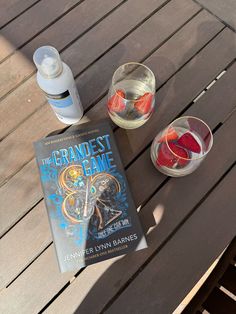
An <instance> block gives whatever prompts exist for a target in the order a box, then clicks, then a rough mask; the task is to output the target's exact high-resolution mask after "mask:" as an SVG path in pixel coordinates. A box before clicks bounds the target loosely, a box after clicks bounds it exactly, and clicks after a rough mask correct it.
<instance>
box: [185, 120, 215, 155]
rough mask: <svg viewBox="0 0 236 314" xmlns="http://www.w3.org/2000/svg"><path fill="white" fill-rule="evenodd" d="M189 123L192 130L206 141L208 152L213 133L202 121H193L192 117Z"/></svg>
mask: <svg viewBox="0 0 236 314" xmlns="http://www.w3.org/2000/svg"><path fill="white" fill-rule="evenodd" d="M188 123H189V126H190V130H191V131H193V132H195V133H196V134H198V135H199V136H200V137H201V139H202V140H203V141H204V143H205V145H206V150H207V149H208V147H209V144H210V141H211V133H210V131H209V128H208V127H207V126H206V125H205V124H204V123H202V122H201V121H199V120H196V119H193V118H191V117H189V118H188Z"/></svg>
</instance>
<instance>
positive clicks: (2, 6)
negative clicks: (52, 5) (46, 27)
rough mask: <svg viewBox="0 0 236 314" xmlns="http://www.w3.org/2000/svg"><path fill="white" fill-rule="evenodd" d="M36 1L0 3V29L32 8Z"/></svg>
mask: <svg viewBox="0 0 236 314" xmlns="http://www.w3.org/2000/svg"><path fill="white" fill-rule="evenodd" d="M35 2H37V0H8V1H7V2H6V1H4V0H3V1H1V2H0V27H3V26H4V25H5V24H6V23H8V22H9V21H11V20H12V19H13V18H15V17H16V16H18V15H19V14H21V13H22V12H23V11H25V10H27V8H29V7H30V6H32V5H33V4H34V3H35Z"/></svg>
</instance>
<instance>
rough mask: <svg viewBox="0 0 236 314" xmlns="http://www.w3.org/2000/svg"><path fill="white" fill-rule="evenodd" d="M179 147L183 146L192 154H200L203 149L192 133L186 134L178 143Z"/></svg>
mask: <svg viewBox="0 0 236 314" xmlns="http://www.w3.org/2000/svg"><path fill="white" fill-rule="evenodd" d="M177 143H178V145H179V146H182V147H184V148H186V149H188V150H190V151H191V152H194V153H198V154H199V153H200V152H201V147H200V145H199V144H198V142H197V141H196V140H195V138H194V137H193V136H192V134H191V133H189V132H187V133H184V134H183V135H182V136H181V137H180V138H179V139H178V141H177Z"/></svg>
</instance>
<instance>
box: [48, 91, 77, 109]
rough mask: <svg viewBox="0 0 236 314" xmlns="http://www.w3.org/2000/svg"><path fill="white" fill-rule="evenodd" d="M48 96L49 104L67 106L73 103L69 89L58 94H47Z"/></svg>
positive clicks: (60, 106) (58, 106) (57, 106)
mask: <svg viewBox="0 0 236 314" xmlns="http://www.w3.org/2000/svg"><path fill="white" fill-rule="evenodd" d="M46 97H47V100H48V102H49V104H50V105H52V106H54V107H56V108H65V107H69V106H71V105H73V100H72V97H71V95H70V93H69V91H68V90H67V91H65V92H64V93H61V94H57V95H51V94H46Z"/></svg>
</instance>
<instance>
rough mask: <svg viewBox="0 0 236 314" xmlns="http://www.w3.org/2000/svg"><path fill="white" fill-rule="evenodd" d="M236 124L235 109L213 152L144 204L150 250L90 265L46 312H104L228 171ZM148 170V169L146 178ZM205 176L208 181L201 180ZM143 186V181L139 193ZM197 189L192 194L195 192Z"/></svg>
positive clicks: (234, 150) (142, 215)
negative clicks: (192, 171)
mask: <svg viewBox="0 0 236 314" xmlns="http://www.w3.org/2000/svg"><path fill="white" fill-rule="evenodd" d="M235 123H236V113H235V114H234V115H233V116H232V117H231V118H230V119H229V120H228V121H227V122H226V123H225V124H224V125H223V126H222V127H221V128H220V129H219V131H218V132H217V134H216V135H215V137H214V146H213V149H212V152H211V153H210V155H209V156H208V157H207V158H206V160H205V161H204V163H203V164H202V166H201V167H200V168H199V169H198V170H197V171H196V172H195V173H193V174H192V175H191V176H188V177H185V178H181V179H174V178H172V179H170V180H169V182H168V183H167V184H165V186H164V187H163V188H162V189H161V190H160V191H159V192H157V193H156V194H155V195H154V197H153V198H152V199H151V200H150V201H149V202H148V203H147V204H146V205H145V206H144V207H143V208H141V210H140V213H139V216H140V219H141V222H142V224H143V227H144V230H145V232H147V233H148V236H147V240H148V245H149V248H148V249H147V250H143V251H140V252H135V253H131V254H129V255H127V256H125V257H123V258H122V259H121V260H119V261H117V260H114V261H113V260H111V261H109V262H106V264H104V265H103V263H100V264H98V265H97V267H96V269H93V267H88V268H86V269H85V270H84V271H83V273H82V274H81V275H80V276H79V277H78V278H76V279H75V280H74V282H73V283H72V284H71V285H70V286H69V287H68V288H67V289H66V290H65V291H64V292H63V293H62V294H61V295H60V296H59V297H58V298H57V299H56V300H55V301H54V302H53V303H52V304H51V305H50V307H49V308H48V313H57V311H58V310H59V309H61V310H63V313H71V312H73V311H75V310H76V309H77V308H79V313H82V314H83V313H88V312H92V310H93V308H94V307H96V309H97V311H98V312H99V311H102V309H103V308H104V306H105V305H106V304H107V303H108V302H109V301H110V300H111V299H112V298H114V296H115V295H116V294H117V293H118V292H119V291H120V289H122V287H123V286H125V285H126V284H127V282H128V281H129V280H130V278H132V277H133V276H134V274H135V273H136V272H137V271H138V270H139V269H140V268H142V267H143V266H142V265H143V264H144V263H145V262H146V260H147V259H148V258H149V257H150V256H152V255H153V254H154V252H155V251H158V250H159V249H160V247H161V245H162V244H163V241H165V240H166V239H167V237H169V236H170V235H171V233H172V232H173V230H174V229H175V228H176V227H177V226H178V225H179V224H180V223H181V221H183V219H184V218H185V217H186V216H187V215H188V214H189V213H190V211H191V209H192V208H193V207H194V206H196V204H197V203H198V202H199V200H200V199H201V198H203V197H204V195H205V194H206V193H207V192H208V191H209V190H210V189H211V187H212V186H213V185H214V184H215V183H216V182H217V181H218V180H219V178H220V177H221V176H222V175H223V174H224V172H225V169H227V168H228V167H229V166H230V165H231V164H232V163H233V162H234V160H235V154H236V148H230V147H229V145H228V142H227V138H228V134H232V132H234V130H235ZM232 146H233V145H232ZM148 167H149V166H148V165H142V169H143V171H142V173H140V177H139V181H141V182H142V186H144V184H143V182H148V185H149V179H148V180H147V177H148V178H149V177H150V176H151V178H152V176H153V175H152V174H151V172H150V173H149V172H148V171H146V169H147V168H148ZM146 172H148V175H147V177H146ZM152 173H154V171H153V172H152ZM206 173H211V176H208V177H206ZM203 177H204V180H202V178H203ZM151 181H152V179H151ZM132 182H134V181H130V185H131V187H132V186H133V184H132ZM157 187H158V185H157ZM141 188H142V187H141V183H140V191H141ZM151 189H152V188H151ZM193 190H194V193H193V192H192V191H193ZM163 210H164V212H163ZM156 225H158V226H156ZM189 235H190V234H189ZM185 238H186V237H185ZM175 270H176V268H175ZM204 272H205V271H203V273H204ZM200 277H201V276H200ZM166 280H167V279H166ZM167 281H168V280H167ZM196 281H198V280H196ZM173 285H175V284H173ZM81 287H83V289H81ZM189 290H190V289H189ZM146 291H149V290H146ZM186 294H187V291H186ZM182 299H183V297H182ZM182 299H181V300H182ZM95 300H96V301H95ZM134 308H135V307H134ZM121 312H122V310H121ZM131 313H132V311H131ZM158 313H159V312H158ZM169 313H171V311H169Z"/></svg>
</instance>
